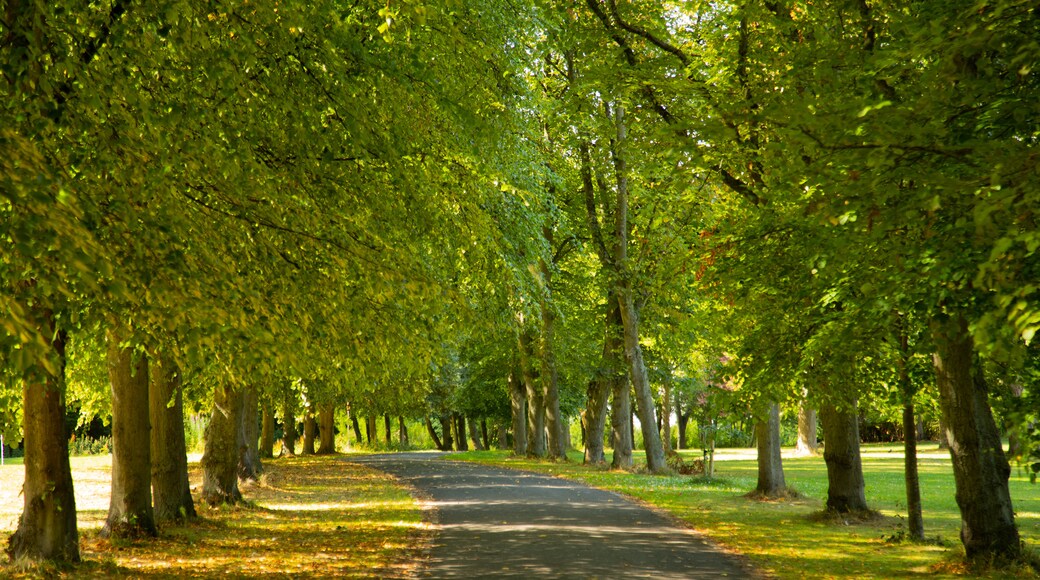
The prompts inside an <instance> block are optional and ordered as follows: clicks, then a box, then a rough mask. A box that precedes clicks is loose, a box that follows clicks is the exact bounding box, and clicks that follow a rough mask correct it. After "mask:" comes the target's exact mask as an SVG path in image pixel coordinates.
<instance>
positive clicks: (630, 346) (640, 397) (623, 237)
mask: <svg viewBox="0 0 1040 580" xmlns="http://www.w3.org/2000/svg"><path fill="white" fill-rule="evenodd" d="M614 126H615V129H616V130H617V139H616V140H615V141H614V143H613V147H612V148H611V149H612V151H611V153H612V156H613V161H614V174H615V179H616V180H617V202H616V205H615V207H614V238H615V246H614V262H613V264H614V269H615V275H616V282H615V287H614V293H615V297H616V299H617V301H618V305H619V306H620V307H621V323H622V325H623V327H624V341H625V360H626V361H627V362H628V367H629V377H630V378H631V380H632V386H633V387H634V389H635V393H636V399H637V402H638V405H636V408H637V409H638V410H639V423H640V426H641V427H642V431H643V447H644V449H645V450H646V466H647V468H648V469H649V470H650V472H651V473H667V472H668V471H670V470H669V469H668V464H667V463H665V460H664V447H663V446H662V445H661V437H660V435H659V434H658V431H657V418H656V417H655V416H654V396H653V392H652V391H651V389H650V377H649V375H648V374H647V370H646V363H645V361H644V360H643V347H642V346H641V345H640V344H639V307H638V305H637V303H636V298H635V296H634V289H633V288H632V277H633V276H634V274H633V272H631V271H630V264H629V261H628V236H629V229H630V228H629V222H628V201H629V191H628V189H629V182H628V161H627V159H626V157H625V154H624V147H625V143H626V142H627V141H628V125H627V121H626V120H625V108H624V106H623V105H622V104H620V103H615V106H614Z"/></svg>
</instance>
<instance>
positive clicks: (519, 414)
mask: <svg viewBox="0 0 1040 580" xmlns="http://www.w3.org/2000/svg"><path fill="white" fill-rule="evenodd" d="M520 374H521V373H519V372H518V371H516V370H514V371H513V372H511V373H509V378H508V379H507V385H508V387H509V408H510V412H511V414H512V416H513V454H514V455H518V456H523V455H527V397H526V395H527V388H526V386H525V385H524V382H523V380H521V379H520V376H519V375H520Z"/></svg>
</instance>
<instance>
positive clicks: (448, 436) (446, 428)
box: [437, 415, 455, 451]
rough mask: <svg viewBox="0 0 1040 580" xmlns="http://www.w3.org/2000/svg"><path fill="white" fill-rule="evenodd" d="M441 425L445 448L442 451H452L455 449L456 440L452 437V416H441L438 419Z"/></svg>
mask: <svg viewBox="0 0 1040 580" xmlns="http://www.w3.org/2000/svg"><path fill="white" fill-rule="evenodd" d="M437 420H438V421H440V423H441V437H442V438H443V442H444V446H443V447H441V451H451V450H452V449H454V448H455V438H454V437H453V436H452V433H451V432H452V429H453V427H452V420H451V416H450V415H441V416H440V417H438V418H437Z"/></svg>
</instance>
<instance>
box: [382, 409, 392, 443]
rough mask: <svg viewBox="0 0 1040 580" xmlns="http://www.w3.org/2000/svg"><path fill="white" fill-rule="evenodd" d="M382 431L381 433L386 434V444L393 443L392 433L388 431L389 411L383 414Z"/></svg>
mask: <svg viewBox="0 0 1040 580" xmlns="http://www.w3.org/2000/svg"><path fill="white" fill-rule="evenodd" d="M383 431H384V433H383V434H384V435H386V446H387V447H389V446H391V445H393V435H391V433H390V431H391V429H390V413H384V414H383Z"/></svg>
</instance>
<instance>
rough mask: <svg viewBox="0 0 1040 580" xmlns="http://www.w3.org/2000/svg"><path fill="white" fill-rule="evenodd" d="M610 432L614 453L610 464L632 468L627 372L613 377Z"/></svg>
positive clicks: (630, 418)
mask: <svg viewBox="0 0 1040 580" xmlns="http://www.w3.org/2000/svg"><path fill="white" fill-rule="evenodd" d="M611 401H613V403H612V404H611V407H610V433H611V442H612V447H613V449H614V454H613V456H612V457H611V460H610V466H611V467H612V468H614V469H631V468H632V445H633V441H632V389H631V387H630V385H629V380H628V375H627V373H626V374H625V375H624V376H620V377H615V379H614V381H613V384H612V385H611Z"/></svg>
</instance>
